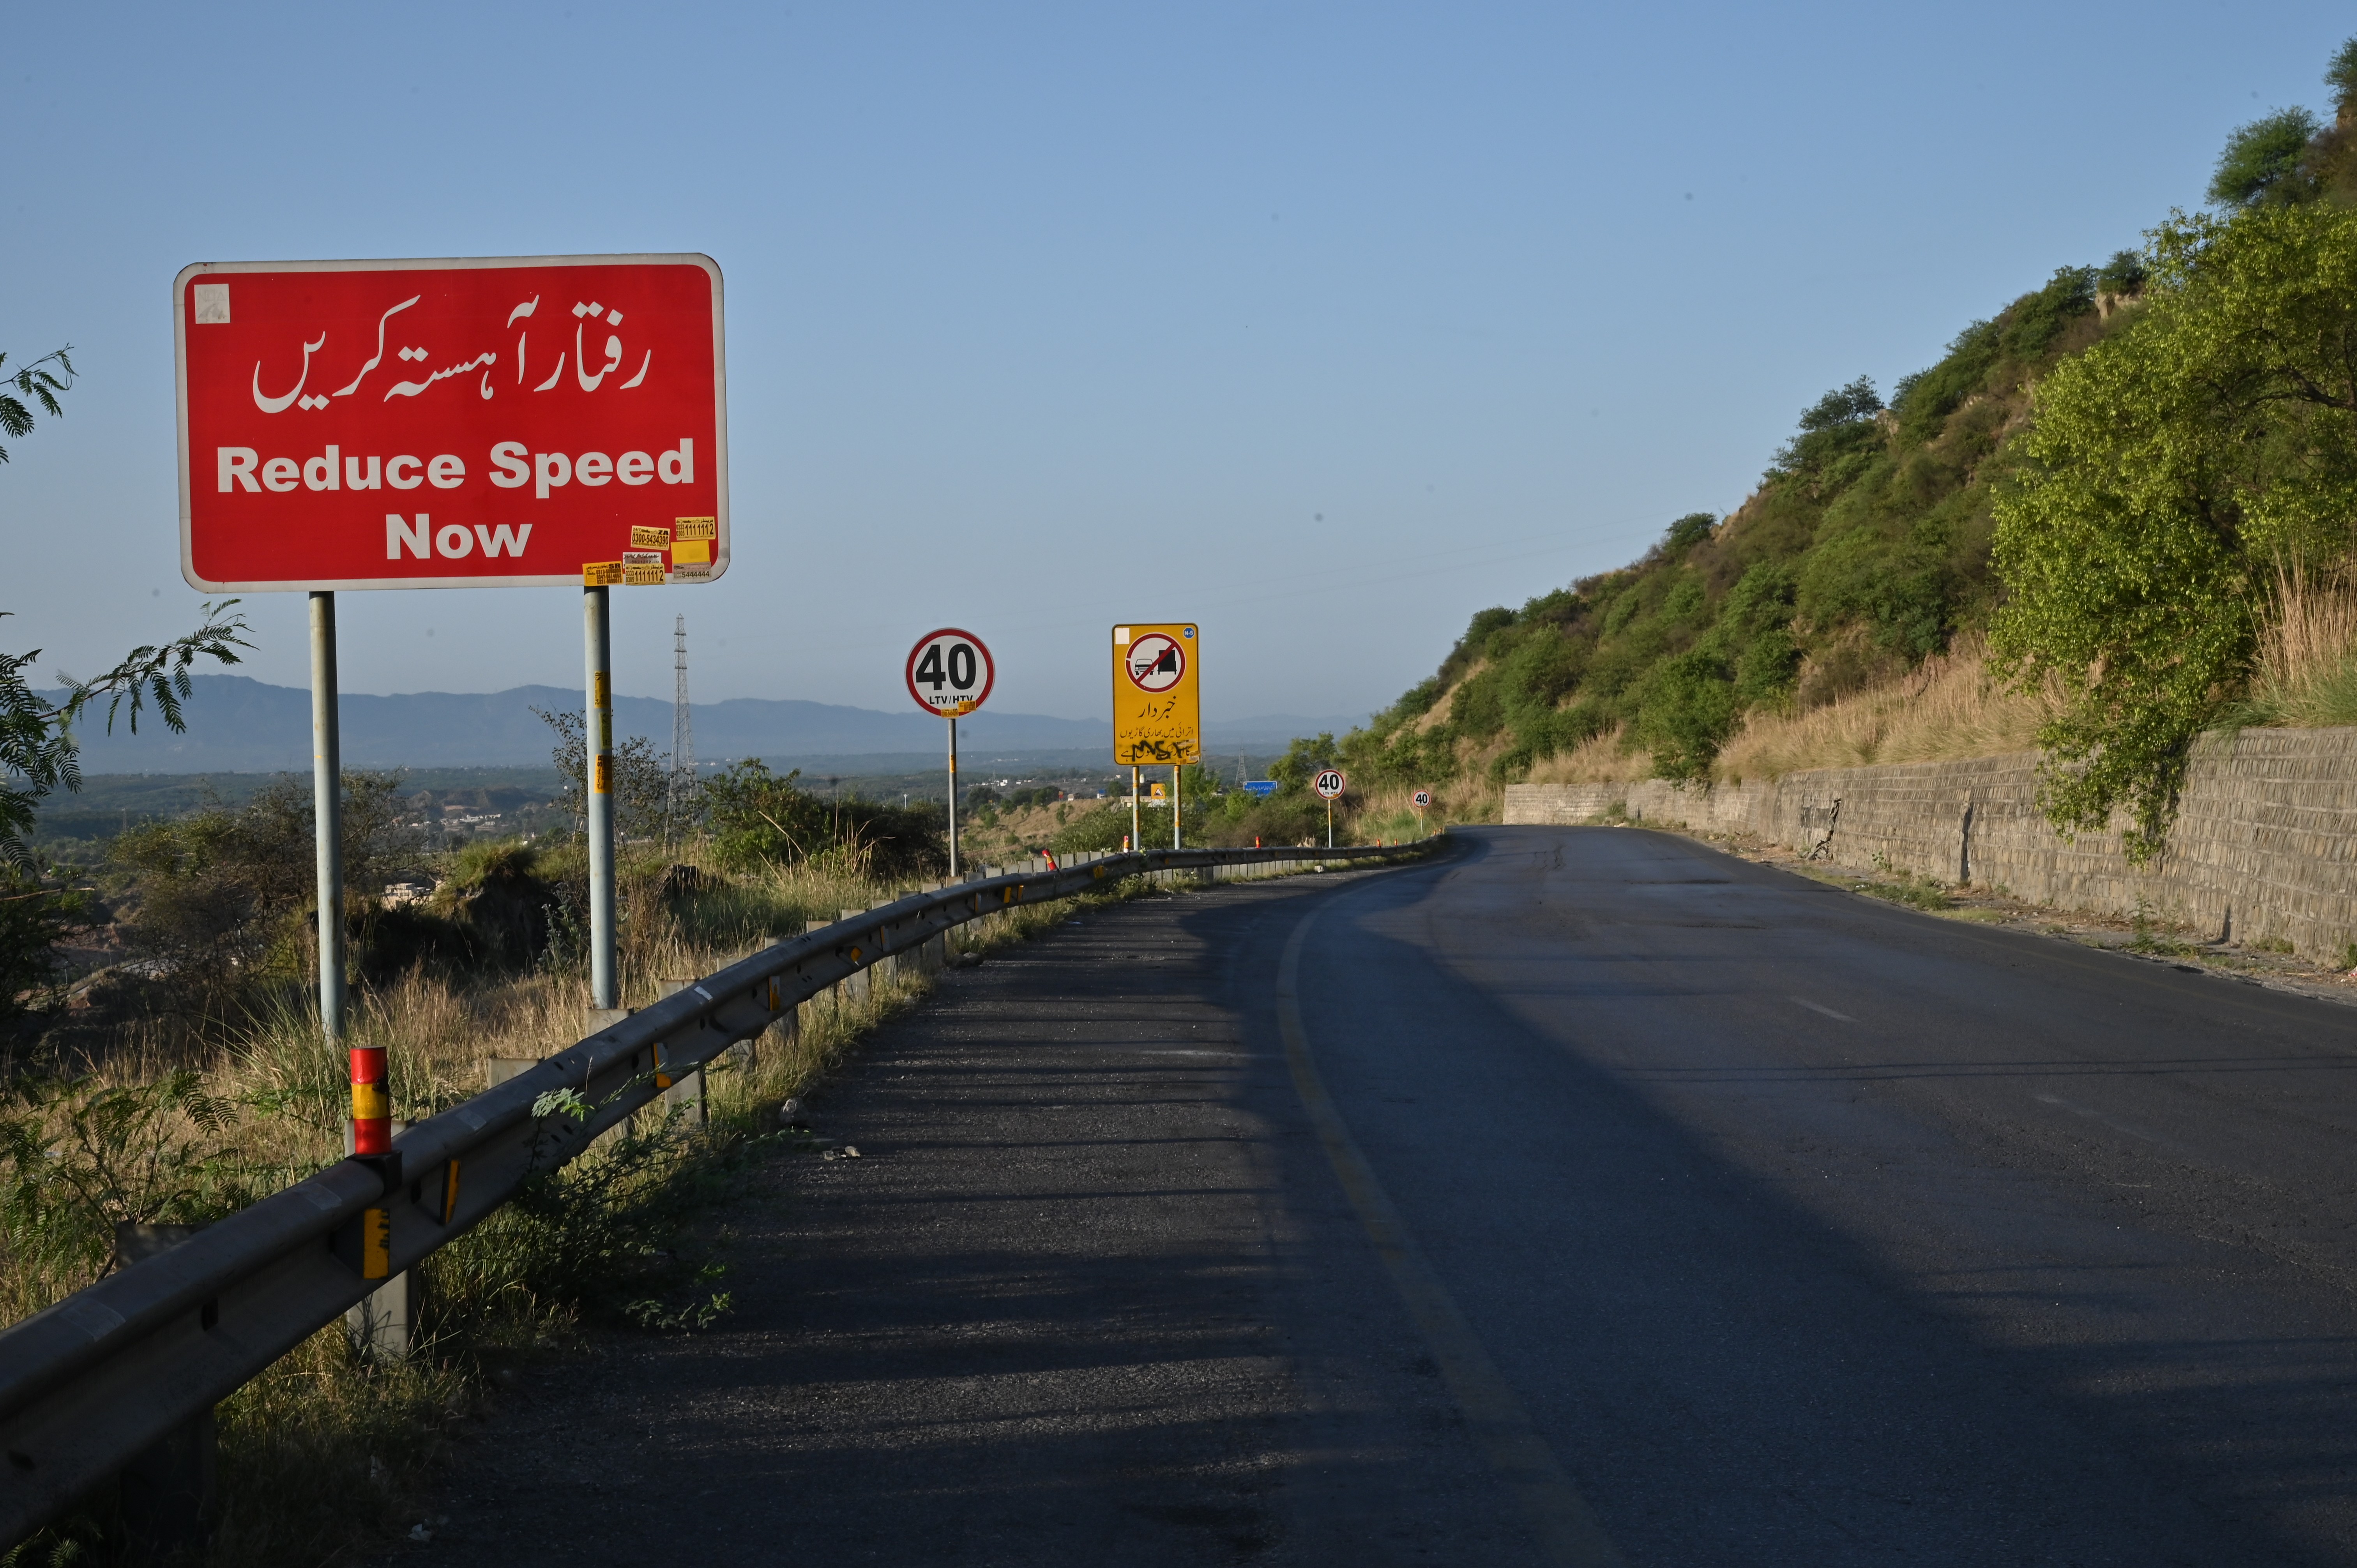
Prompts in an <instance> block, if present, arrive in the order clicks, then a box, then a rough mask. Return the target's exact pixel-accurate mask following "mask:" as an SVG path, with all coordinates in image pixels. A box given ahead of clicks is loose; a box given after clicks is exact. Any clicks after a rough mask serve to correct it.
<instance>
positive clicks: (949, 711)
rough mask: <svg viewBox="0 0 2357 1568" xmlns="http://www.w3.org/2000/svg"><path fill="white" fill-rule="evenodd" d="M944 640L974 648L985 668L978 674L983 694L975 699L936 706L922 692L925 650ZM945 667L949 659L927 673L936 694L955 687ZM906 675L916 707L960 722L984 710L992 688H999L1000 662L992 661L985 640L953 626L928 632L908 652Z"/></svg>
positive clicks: (953, 700)
mask: <svg viewBox="0 0 2357 1568" xmlns="http://www.w3.org/2000/svg"><path fill="white" fill-rule="evenodd" d="M943 638H955V639H958V640H959V641H961V642H965V643H969V644H971V645H972V646H973V648H974V659H975V661H976V662H978V663H979V664H980V665H981V666H982V668H981V669H980V670H979V671H977V672H976V673H977V674H978V676H979V677H980V681H981V685H982V690H981V691H979V692H977V693H974V695H973V696H970V697H966V696H961V697H957V698H955V699H952V701H951V702H949V703H936V702H934V701H932V700H931V699H930V698H928V697H927V696H926V695H925V693H923V692H922V691H921V690H920V689H919V687H918V683H917V679H918V676H917V664H918V661H919V660H921V659H922V658H923V657H924V654H925V650H927V649H929V648H932V647H934V646H935V645H937V644H939V643H940V642H941V640H942V639H943ZM950 657H953V656H950ZM946 664H947V659H946V658H945V659H943V660H940V661H938V663H937V667H936V668H935V669H933V670H931V671H928V672H927V673H926V676H925V684H926V685H928V686H931V687H934V688H935V689H936V690H942V689H946V688H949V687H951V686H953V685H954V682H952V680H951V676H952V674H953V673H954V671H952V670H950V669H948V668H945V667H942V666H945V665H946ZM903 673H904V674H905V675H906V677H907V679H908V682H909V696H910V697H911V698H912V699H914V700H915V702H916V704H917V706H919V707H920V708H922V709H924V710H925V712H927V713H929V714H932V715H933V716H934V717H935V718H937V719H940V718H950V719H953V718H959V717H962V716H963V715H964V714H970V713H972V712H974V709H976V708H978V707H980V706H982V704H983V702H984V700H985V698H987V697H988V696H989V695H990V689H991V687H992V686H994V685H996V683H997V682H998V665H997V662H996V660H993V659H992V658H991V657H990V650H989V648H988V647H986V646H985V644H984V642H983V640H982V639H980V638H978V637H976V636H974V633H972V632H970V631H962V630H960V629H959V628H956V627H953V626H945V627H942V628H941V629H940V630H938V631H929V632H927V633H925V635H924V636H922V637H920V638H919V639H917V646H916V647H914V648H912V649H910V650H909V663H908V667H907V669H906V670H905V671H903Z"/></svg>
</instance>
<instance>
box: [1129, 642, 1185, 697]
mask: <svg viewBox="0 0 2357 1568" xmlns="http://www.w3.org/2000/svg"><path fill="white" fill-rule="evenodd" d="M1122 668H1123V669H1124V670H1125V671H1128V672H1129V682H1130V684H1131V685H1133V686H1135V687H1136V688H1137V689H1138V690H1139V691H1141V692H1167V691H1168V690H1169V689H1170V688H1171V687H1173V686H1176V685H1177V684H1178V683H1179V677H1181V676H1183V675H1185V674H1186V673H1187V650H1185V649H1183V648H1181V647H1179V642H1178V639H1176V638H1172V637H1169V636H1167V635H1165V634H1164V633H1162V632H1158V631H1150V632H1147V633H1146V635H1145V636H1144V637H1141V638H1139V639H1137V640H1136V641H1135V642H1133V643H1131V644H1130V645H1129V655H1128V657H1127V658H1125V659H1124V660H1122Z"/></svg>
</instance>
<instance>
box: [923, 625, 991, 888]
mask: <svg viewBox="0 0 2357 1568" xmlns="http://www.w3.org/2000/svg"><path fill="white" fill-rule="evenodd" d="M903 673H904V674H905V675H906V677H907V679H908V682H909V696H911V697H913V698H915V699H916V702H917V706H919V707H920V708H922V709H924V710H925V712H927V713H929V714H941V715H942V717H943V718H946V719H948V720H949V721H950V875H952V876H955V875H957V874H958V838H957V807H958V801H957V787H958V785H957V722H958V719H959V717H960V716H961V715H962V714H970V713H972V712H974V710H975V709H976V708H979V707H980V706H982V704H983V703H984V702H985V700H987V699H988V697H989V696H990V689H991V688H992V687H993V686H995V685H996V684H997V683H998V666H997V664H996V661H994V660H992V659H991V657H990V650H989V649H988V648H986V647H985V646H984V645H983V640H982V639H980V638H978V637H976V636H974V633H972V632H970V631H960V630H959V629H958V628H955V627H953V626H945V627H943V628H942V629H941V630H939V631H929V632H927V633H926V634H925V635H924V636H922V637H920V638H919V639H917V646H916V647H914V648H912V649H910V650H909V664H908V668H907V670H906V671H903Z"/></svg>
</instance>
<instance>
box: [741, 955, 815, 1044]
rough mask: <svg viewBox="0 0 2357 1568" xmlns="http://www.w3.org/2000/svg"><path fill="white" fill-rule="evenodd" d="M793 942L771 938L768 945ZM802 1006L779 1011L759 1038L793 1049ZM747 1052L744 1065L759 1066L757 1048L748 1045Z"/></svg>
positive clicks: (774, 997)
mask: <svg viewBox="0 0 2357 1568" xmlns="http://www.w3.org/2000/svg"><path fill="white" fill-rule="evenodd" d="M792 940H795V939H794V938H792V937H771V938H770V946H771V947H773V948H781V947H783V946H785V945H786V944H787V943H788V942H791V941H792ZM776 983H777V982H772V984H776ZM770 996H771V999H772V1000H773V1001H774V1000H775V999H776V996H777V993H775V992H774V991H773V992H771V993H770ZM761 1037H762V1038H764V1039H770V1040H771V1041H772V1042H773V1043H774V1044H775V1045H776V1046H777V1047H778V1048H779V1049H780V1050H791V1049H792V1048H793V1045H794V1042H795V1041H797V1040H799V1039H801V1038H802V1004H801V1003H799V1002H797V1003H795V1004H793V1005H791V1006H790V1007H783V1008H780V1009H779V1012H778V1015H777V1017H776V1018H774V1019H772V1020H771V1021H770V1026H769V1028H768V1029H767V1030H766V1031H764V1033H763V1035H762V1036H761ZM747 1050H748V1055H747V1056H746V1058H745V1065H746V1066H747V1067H758V1066H759V1065H760V1060H761V1057H760V1051H759V1047H753V1046H751V1045H749V1044H748V1047H747Z"/></svg>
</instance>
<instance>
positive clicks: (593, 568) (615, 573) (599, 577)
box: [581, 561, 622, 588]
mask: <svg viewBox="0 0 2357 1568" xmlns="http://www.w3.org/2000/svg"><path fill="white" fill-rule="evenodd" d="M621 580H622V564H621V563H620V562H619V561H584V562H583V563H581V585H582V586H583V587H585V588H610V587H612V586H613V585H615V584H617V583H619V582H620V581H621Z"/></svg>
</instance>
